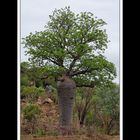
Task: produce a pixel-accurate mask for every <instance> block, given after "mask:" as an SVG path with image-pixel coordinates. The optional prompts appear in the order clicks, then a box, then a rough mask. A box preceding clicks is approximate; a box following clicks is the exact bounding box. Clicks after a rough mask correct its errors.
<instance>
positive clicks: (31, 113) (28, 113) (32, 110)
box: [23, 104, 41, 121]
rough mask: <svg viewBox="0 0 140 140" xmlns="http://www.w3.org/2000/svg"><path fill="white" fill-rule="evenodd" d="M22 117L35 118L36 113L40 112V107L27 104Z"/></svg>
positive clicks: (30, 119)
mask: <svg viewBox="0 0 140 140" xmlns="http://www.w3.org/2000/svg"><path fill="white" fill-rule="evenodd" d="M23 113H24V117H25V119H27V120H28V121H34V120H35V118H36V115H39V114H40V113H41V110H40V108H39V107H38V106H37V105H35V104H28V105H27V106H26V107H25V108H24V109H23Z"/></svg>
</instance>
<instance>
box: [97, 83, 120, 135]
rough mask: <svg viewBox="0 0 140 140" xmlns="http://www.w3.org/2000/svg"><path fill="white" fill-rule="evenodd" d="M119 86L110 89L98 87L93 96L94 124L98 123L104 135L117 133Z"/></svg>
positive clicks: (114, 85)
mask: <svg viewBox="0 0 140 140" xmlns="http://www.w3.org/2000/svg"><path fill="white" fill-rule="evenodd" d="M119 96H120V94H119V86H118V85H116V84H113V85H112V86H110V87H102V88H101V87H100V88H98V89H96V92H95V95H94V112H95V116H96V120H95V121H96V122H97V121H98V122H100V124H101V125H102V128H103V130H104V132H105V133H106V134H110V133H111V132H113V131H112V130H113V128H114V127H115V126H117V128H115V129H116V132H118V133H119V130H117V129H119V114H120V113H119V112H120V111H119Z"/></svg>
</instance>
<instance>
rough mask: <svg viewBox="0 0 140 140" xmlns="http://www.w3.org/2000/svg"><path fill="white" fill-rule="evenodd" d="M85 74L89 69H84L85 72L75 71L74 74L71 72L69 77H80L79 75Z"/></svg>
mask: <svg viewBox="0 0 140 140" xmlns="http://www.w3.org/2000/svg"><path fill="white" fill-rule="evenodd" d="M87 72H91V69H88V68H87V69H85V70H81V71H75V72H72V73H71V74H70V76H76V75H80V74H85V73H87Z"/></svg>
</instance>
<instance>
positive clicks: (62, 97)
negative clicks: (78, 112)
mask: <svg viewBox="0 0 140 140" xmlns="http://www.w3.org/2000/svg"><path fill="white" fill-rule="evenodd" d="M75 88H76V85H75V82H74V81H73V80H72V79H70V78H69V77H67V76H63V77H62V78H61V80H60V81H59V82H58V84H57V90H58V102H59V111H60V130H61V133H62V134H69V133H71V126H72V114H73V104H74V99H75Z"/></svg>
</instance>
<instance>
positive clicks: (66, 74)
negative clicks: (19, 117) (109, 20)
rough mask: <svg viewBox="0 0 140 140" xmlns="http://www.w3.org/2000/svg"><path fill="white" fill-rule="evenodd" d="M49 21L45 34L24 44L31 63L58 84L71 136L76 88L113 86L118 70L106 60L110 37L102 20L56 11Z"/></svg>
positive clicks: (63, 119) (63, 117)
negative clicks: (110, 84)
mask: <svg viewBox="0 0 140 140" xmlns="http://www.w3.org/2000/svg"><path fill="white" fill-rule="evenodd" d="M49 18H50V20H49V21H48V22H47V24H46V25H45V27H44V30H43V31H39V32H35V33H30V34H29V35H28V36H27V37H25V38H24V41H23V43H24V44H25V48H26V50H27V51H26V54H27V55H29V59H30V61H32V62H34V63H37V64H39V66H43V67H46V72H47V73H48V76H49V75H51V76H52V75H53V76H54V77H56V79H57V80H58V84H57V89H58V97H59V107H60V114H61V115H60V125H61V126H62V127H61V128H63V129H65V130H66V131H67V132H69V131H70V128H71V124H72V108H73V102H74V92H75V88H76V87H83V86H84V87H92V88H93V87H95V86H96V85H97V84H98V85H99V84H109V82H110V81H112V80H113V79H114V78H115V76H116V69H115V66H114V64H113V63H111V62H109V61H108V60H107V59H106V58H105V57H104V56H103V53H104V51H105V50H106V48H107V43H108V37H107V34H106V30H105V29H104V28H103V26H104V25H105V24H106V23H105V22H104V21H103V20H102V19H98V18H97V17H95V16H94V14H92V13H90V12H81V13H80V14H75V13H74V12H72V11H71V10H70V7H65V8H61V9H55V10H54V11H53V13H52V15H49Z"/></svg>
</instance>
